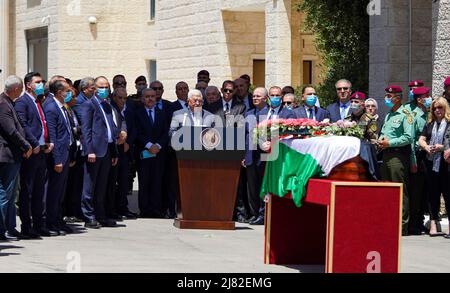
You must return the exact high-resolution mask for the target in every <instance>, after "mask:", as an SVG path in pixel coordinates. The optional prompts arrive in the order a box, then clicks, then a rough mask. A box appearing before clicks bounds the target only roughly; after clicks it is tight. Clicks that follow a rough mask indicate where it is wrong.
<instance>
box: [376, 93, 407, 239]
mask: <svg viewBox="0 0 450 293" xmlns="http://www.w3.org/2000/svg"><path fill="white" fill-rule="evenodd" d="M402 92H403V91H402V88H401V87H399V86H395V85H391V86H389V87H387V88H386V96H385V104H386V106H387V107H388V108H390V109H391V110H390V111H389V113H388V114H387V115H386V118H385V121H384V125H383V128H382V129H381V134H380V139H379V140H378V143H377V145H378V148H379V149H380V150H383V165H382V167H381V178H382V179H383V180H386V181H391V182H399V183H403V215H402V235H404V236H406V235H408V222H409V193H408V188H407V187H408V179H409V170H410V162H411V161H412V153H411V144H412V142H413V125H414V118H413V116H412V115H411V113H410V112H409V111H408V110H407V109H405V108H404V107H403V106H402Z"/></svg>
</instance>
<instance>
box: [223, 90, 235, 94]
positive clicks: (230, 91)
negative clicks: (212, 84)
mask: <svg viewBox="0 0 450 293" xmlns="http://www.w3.org/2000/svg"><path fill="white" fill-rule="evenodd" d="M223 91H224V92H225V93H227V94H231V93H232V92H234V90H229V89H224V90H223Z"/></svg>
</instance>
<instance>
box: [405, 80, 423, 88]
mask: <svg viewBox="0 0 450 293" xmlns="http://www.w3.org/2000/svg"><path fill="white" fill-rule="evenodd" d="M424 85H425V84H424V83H423V80H414V81H411V82H410V83H408V86H409V87H415V86H424Z"/></svg>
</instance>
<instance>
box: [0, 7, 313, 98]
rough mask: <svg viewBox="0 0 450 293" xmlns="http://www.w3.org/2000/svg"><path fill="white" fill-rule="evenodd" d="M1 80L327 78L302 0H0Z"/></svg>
mask: <svg viewBox="0 0 450 293" xmlns="http://www.w3.org/2000/svg"><path fill="white" fill-rule="evenodd" d="M0 3H1V5H0V9H1V11H0V17H1V22H0V34H1V38H0V39H1V42H2V43H1V44H2V46H1V52H0V54H1V59H0V60H1V61H0V62H1V64H0V68H1V69H2V70H3V73H2V74H1V76H0V86H2V81H3V80H4V78H5V77H6V76H7V75H9V74H17V75H19V76H24V74H25V73H26V72H27V71H28V70H30V69H34V70H39V71H41V72H44V75H45V76H46V77H48V76H52V75H54V74H62V75H64V76H68V77H71V78H72V79H73V80H75V79H79V78H82V77H85V76H98V75H106V76H107V77H108V78H112V77H113V76H114V75H115V74H118V73H122V74H124V75H125V76H126V77H127V79H128V83H129V90H130V92H133V91H134V88H133V81H134V78H135V77H137V76H139V75H145V76H147V77H148V78H149V79H150V80H152V79H159V80H161V81H163V82H164V84H165V87H166V93H168V94H167V98H173V96H174V92H173V88H174V87H175V84H176V83H177V82H178V81H180V80H185V81H187V82H188V83H189V85H190V86H192V87H193V86H194V85H195V81H196V80H195V79H196V73H197V72H198V71H199V70H201V69H207V70H209V71H210V73H211V78H212V82H211V83H212V84H215V85H221V82H222V81H223V80H225V79H234V78H236V77H238V76H240V75H242V74H245V73H246V74H249V75H250V76H251V77H252V78H253V80H254V81H255V83H256V84H257V85H265V86H272V85H280V86H285V85H293V86H299V85H302V84H304V83H306V82H311V83H318V82H320V73H321V67H320V65H321V60H320V57H319V55H318V54H317V52H316V50H315V47H314V37H313V35H311V34H310V33H307V32H303V31H302V27H301V19H302V15H301V13H299V12H297V11H296V9H295V4H296V3H297V1H296V0H239V1H237V0H153V1H152V0H133V1H120V0H105V1H89V0H61V1H53V0H15V1H14V0H0Z"/></svg>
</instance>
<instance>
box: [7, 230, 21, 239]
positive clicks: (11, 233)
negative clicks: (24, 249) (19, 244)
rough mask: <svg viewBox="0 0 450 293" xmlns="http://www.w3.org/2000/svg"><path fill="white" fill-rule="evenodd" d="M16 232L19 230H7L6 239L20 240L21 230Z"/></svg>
mask: <svg viewBox="0 0 450 293" xmlns="http://www.w3.org/2000/svg"><path fill="white" fill-rule="evenodd" d="M15 232H17V231H15V230H13V231H6V232H5V237H6V240H8V241H19V240H20V239H19V236H20V233H19V232H17V233H15Z"/></svg>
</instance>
